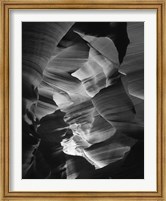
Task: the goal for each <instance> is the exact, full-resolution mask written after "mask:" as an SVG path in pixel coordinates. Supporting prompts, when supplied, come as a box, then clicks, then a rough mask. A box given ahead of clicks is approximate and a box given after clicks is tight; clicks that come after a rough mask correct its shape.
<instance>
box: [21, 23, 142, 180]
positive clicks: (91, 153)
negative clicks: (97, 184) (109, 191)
mask: <svg viewBox="0 0 166 201" xmlns="http://www.w3.org/2000/svg"><path fill="white" fill-rule="evenodd" d="M22 178H23V179H143V178H144V23H143V22H128V23H127V22H23V24H22Z"/></svg>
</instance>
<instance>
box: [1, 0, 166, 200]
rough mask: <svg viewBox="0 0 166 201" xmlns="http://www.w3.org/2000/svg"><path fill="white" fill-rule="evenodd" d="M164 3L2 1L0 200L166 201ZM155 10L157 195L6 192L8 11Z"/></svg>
mask: <svg viewBox="0 0 166 201" xmlns="http://www.w3.org/2000/svg"><path fill="white" fill-rule="evenodd" d="M165 3H166V2H165V0H144V1H139V0H135V1H132V0H127V1H123V0H116V1H114V0H84V1H81V0H76V1H74V0H56V1H55V0H29V1H25V0H1V29H0V30H1V32H0V49H1V52H0V62H1V63H0V64H1V65H0V66H1V67H0V76H1V78H0V88H1V94H0V96H1V98H0V111H1V112H0V125H1V133H0V139H1V140H0V150H1V151H0V154H1V155H0V181H1V183H0V200H3V201H11V200H22V201H23V200H24V201H25V200H34V201H37V200H44V201H47V200H57V201H60V200H61V201H68V200H74V201H76V200H78V201H82V200H86V201H90V200H95V201H104V200H105V201H108V200H116V201H120V200H121V201H122V200H133V201H136V200H137V201H138V200H148V201H150V200H155V201H164V200H166V149H165V146H166V136H165V131H166V123H165V121H166V109H165V108H166V87H165V86H166V67H165V64H166V56H165V55H166V23H165V22H166V15H165ZM60 8H61V9H62V8H63V9H156V10H157V191H156V192H9V149H10V147H9V115H10V113H9V31H10V30H9V11H10V10H11V9H60Z"/></svg>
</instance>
